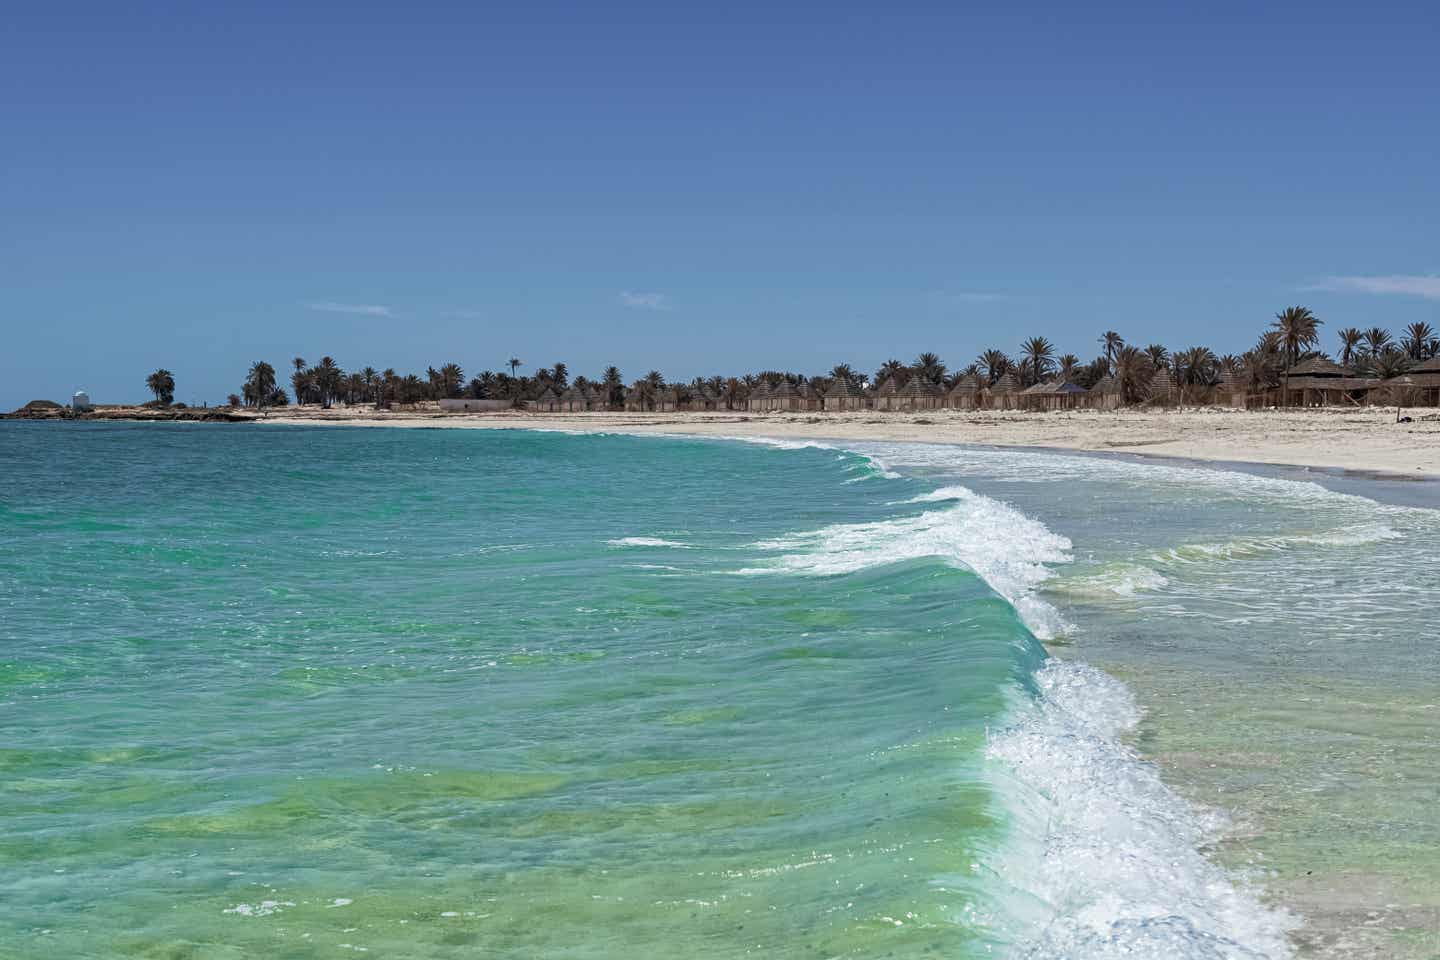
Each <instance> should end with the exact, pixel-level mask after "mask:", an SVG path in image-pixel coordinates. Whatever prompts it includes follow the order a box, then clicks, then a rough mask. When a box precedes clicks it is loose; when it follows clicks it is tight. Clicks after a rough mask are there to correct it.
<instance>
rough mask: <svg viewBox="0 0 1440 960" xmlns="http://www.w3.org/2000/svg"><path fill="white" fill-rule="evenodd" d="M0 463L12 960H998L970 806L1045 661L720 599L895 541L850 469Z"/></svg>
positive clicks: (386, 436) (749, 599)
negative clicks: (867, 528)
mask: <svg viewBox="0 0 1440 960" xmlns="http://www.w3.org/2000/svg"><path fill="white" fill-rule="evenodd" d="M67 426H68V425H67ZM4 455H5V461H4V466H3V468H4V472H5V475H6V478H7V482H6V484H5V490H6V493H5V500H4V512H3V515H0V516H3V522H4V538H3V541H0V602H3V606H4V610H5V617H4V627H3V630H4V635H3V638H0V643H3V645H4V646H3V650H4V657H3V664H0V697H3V700H0V703H3V713H0V717H3V741H0V742H3V745H4V749H3V752H0V770H3V773H4V781H3V794H0V799H3V811H4V812H3V821H0V822H3V825H4V832H3V836H4V838H3V841H0V864H3V880H0V884H3V899H4V902H5V904H6V907H5V909H4V910H3V911H0V943H3V944H4V945H5V949H6V950H8V951H13V953H14V954H15V955H19V956H34V957H40V956H62V955H63V956H81V955H116V956H167V957H168V956H197V957H209V956H216V957H229V956H271V957H274V956H286V957H290V956H293V957H310V956H335V955H337V953H336V951H337V950H339V949H340V948H341V947H342V946H343V945H345V944H349V945H351V947H352V948H359V947H364V948H365V949H366V950H367V951H368V952H369V953H371V954H373V955H384V956H404V957H410V956H413V957H441V956H475V955H477V951H480V952H483V955H501V956H532V957H533V956H586V957H592V956H593V957H611V956H616V957H618V956H635V955H637V952H638V953H639V954H640V955H648V956H662V955H667V954H669V953H670V952H672V951H674V950H678V949H680V948H682V946H683V948H684V949H686V950H687V951H688V952H690V953H692V954H695V955H700V956H733V955H740V954H742V953H746V952H747V951H751V950H754V949H756V948H757V947H763V948H764V949H765V950H766V951H767V952H769V953H771V954H773V955H782V956H835V955H846V954H851V955H875V954H876V953H878V952H882V951H883V952H889V951H899V952H900V953H902V954H905V955H919V954H921V953H926V952H931V953H933V952H937V951H938V952H940V953H942V954H946V955H951V956H957V955H958V956H964V955H969V954H975V955H981V954H982V953H983V946H984V944H986V943H990V942H994V941H995V940H996V938H997V937H998V936H1000V934H999V933H997V932H996V931H995V930H994V929H992V927H991V926H990V925H987V923H986V922H985V919H984V918H985V916H986V915H988V914H990V913H992V912H993V911H994V909H995V904H994V897H993V896H992V894H993V893H994V891H987V890H986V884H985V883H984V881H983V879H982V878H977V876H976V875H975V874H974V873H973V872H972V870H971V867H970V865H971V864H972V862H974V861H975V860H976V859H977V858H980V857H982V856H983V855H985V853H986V852H987V851H993V850H994V849H996V848H997V846H998V845H999V844H1000V842H1001V837H1002V833H1003V828H1004V823H1005V814H1004V811H1003V810H1002V809H1000V808H999V806H998V805H997V802H996V799H995V797H994V796H992V794H991V792H990V791H989V789H987V787H986V786H985V785H984V784H983V783H982V782H981V779H980V777H979V773H978V769H977V768H978V765H979V763H980V761H981V753H982V749H983V742H984V731H985V728H986V726H987V725H994V724H996V723H997V722H999V721H1000V719H1001V715H1002V713H1003V712H1004V709H1005V706H1006V703H1007V697H1008V696H1009V695H1011V694H1012V693H1013V692H1014V691H1016V690H1019V689H1023V687H1024V686H1025V684H1026V683H1027V682H1028V679H1029V677H1030V675H1031V673H1032V671H1033V670H1034V668H1035V666H1036V665H1037V664H1038V662H1039V661H1040V658H1041V656H1042V652H1041V649H1040V647H1039V645H1038V644H1037V643H1036V642H1035V641H1034V639H1033V638H1032V637H1031V636H1030V634H1029V633H1028V632H1027V631H1026V629H1025V628H1024V627H1023V626H1022V625H1021V623H1020V622H1019V620H1018V619H1017V618H1016V616H1015V614H1014V612H1013V611H1012V609H1011V608H1010V607H1009V605H1008V604H1006V603H1005V602H1004V601H1003V600H1000V599H999V598H998V597H996V596H995V594H994V593H993V592H992V591H991V590H990V589H988V588H987V587H986V586H985V584H984V583H983V582H982V581H980V580H979V579H978V578H977V577H976V576H975V575H973V574H972V573H969V572H966V571H963V570H960V569H957V568H954V567H952V566H948V565H945V564H943V563H941V562H938V561H923V560H920V561H913V562H908V563H902V564H898V565H893V566H886V567H883V568H877V569H870V570H865V571H860V572H857V573H856V574H855V575H853V576H846V577H840V578H819V577H805V576H799V575H796V576H785V575H759V574H738V573H737V571H739V570H742V569H744V568H745V567H747V566H753V565H754V564H756V563H757V562H760V563H763V562H765V555H766V552H765V551H764V550H760V549H757V548H755V547H754V546H753V544H755V543H757V542H759V541H763V540H766V539H770V538H774V537H778V536H783V535H785V534H787V533H789V532H791V531H794V530H796V529H807V528H812V527H823V526H826V525H828V524H831V523H835V522H838V521H854V520H864V519H880V518H885V517H889V516H891V515H893V514H894V513H895V511H896V508H895V507H893V506H891V505H890V503H889V501H891V500H893V499H894V497H895V490H894V487H896V486H897V485H896V484H893V483H891V482H887V481H883V480H882V481H878V482H877V481H875V480H873V479H871V480H866V479H865V478H867V477H869V476H870V475H871V474H872V473H873V470H872V468H871V467H870V465H869V464H868V463H867V462H866V461H865V460H863V459H861V458H859V457H857V456H853V455H842V454H838V453H836V452H834V451H802V452H786V451H777V450H772V449H766V448H763V447H756V446H744V445H721V444H715V443H703V442H666V441H656V440H641V439H628V438H620V437H595V438H574V437H561V436H556V435H542V434H504V435H502V434H490V435H477V434H460V433H455V432H432V431H409V430H402V431H366V432H354V431H342V430H323V429H322V430H303V431H299V430H297V431H293V432H292V431H285V432H261V431H248V430H246V431H236V430H225V429H223V428H222V429H218V430H216V429H212V428H208V427H199V428H185V429H180V430H167V429H162V430H152V429H148V428H146V427H125V426H99V427H81V428H80V429H76V430H70V429H61V430H54V429H51V428H46V427H43V426H42V427H35V426H30V425H24V426H22V427H21V428H20V429H14V428H9V427H7V428H6V432H5V434H4ZM856 480H860V481H862V482H858V483H852V482H851V481H856ZM898 486H900V487H902V488H903V487H905V486H906V484H899V485H898ZM917 489H918V488H917ZM739 491H745V492H746V493H745V495H744V496H742V497H736V496H735V494H736V493H737V492H739ZM909 512H912V513H913V512H918V509H917V508H910V510H909ZM631 538H638V539H631ZM682 544H683V546H682Z"/></svg>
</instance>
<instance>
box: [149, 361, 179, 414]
mask: <svg viewBox="0 0 1440 960" xmlns="http://www.w3.org/2000/svg"><path fill="white" fill-rule="evenodd" d="M145 386H147V387H149V388H150V392H151V393H153V394H155V400H156V402H157V403H161V404H164V405H165V406H167V407H168V406H170V404H172V403H174V402H175V375H174V374H172V373H171V372H170V371H169V370H166V369H165V368H164V367H161V368H160V369H159V370H156V371H155V372H154V373H152V374H150V376H148V377H146V378H145Z"/></svg>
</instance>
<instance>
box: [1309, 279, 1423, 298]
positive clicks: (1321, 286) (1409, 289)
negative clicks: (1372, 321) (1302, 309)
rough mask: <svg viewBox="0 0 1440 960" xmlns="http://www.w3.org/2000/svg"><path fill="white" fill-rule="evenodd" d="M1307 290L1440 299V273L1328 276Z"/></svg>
mask: <svg viewBox="0 0 1440 960" xmlns="http://www.w3.org/2000/svg"><path fill="white" fill-rule="evenodd" d="M1305 289H1306V290H1331V291H1339V292H1346V293H1382V294H1400V295H1402V296H1408V297H1425V298H1426V299H1427V300H1440V275H1437V274H1430V275H1428V276H1426V275H1421V274H1401V273H1397V274H1391V275H1390V276H1385V277H1326V278H1325V279H1324V280H1322V281H1320V282H1319V283H1314V284H1311V285H1310V286H1308V287H1305Z"/></svg>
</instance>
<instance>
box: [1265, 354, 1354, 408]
mask: <svg viewBox="0 0 1440 960" xmlns="http://www.w3.org/2000/svg"><path fill="white" fill-rule="evenodd" d="M1378 383H1379V381H1378V380H1375V379H1373V378H1370V377H1361V376H1359V375H1358V374H1356V372H1355V371H1354V370H1350V369H1347V368H1346V367H1342V366H1340V364H1338V363H1336V362H1335V361H1333V360H1329V359H1327V358H1325V357H1309V358H1307V359H1305V360H1301V361H1300V362H1299V363H1297V364H1295V366H1293V367H1291V368H1290V369H1289V370H1286V371H1285V374H1284V375H1283V376H1282V377H1281V378H1280V405H1281V406H1285V407H1290V406H1300V407H1324V406H1329V405H1330V404H1332V403H1350V404H1358V403H1359V402H1360V401H1361V400H1363V399H1364V398H1365V394H1366V393H1367V392H1368V391H1369V390H1370V388H1371V387H1373V386H1376V385H1378Z"/></svg>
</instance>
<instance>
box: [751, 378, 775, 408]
mask: <svg viewBox="0 0 1440 960" xmlns="http://www.w3.org/2000/svg"><path fill="white" fill-rule="evenodd" d="M745 409H746V410H749V411H750V412H752V413H763V412H765V411H766V410H769V409H770V384H768V383H766V382H765V381H764V380H760V381H758V382H756V384H755V386H753V387H751V388H750V395H749V396H748V397H746V398H745Z"/></svg>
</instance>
